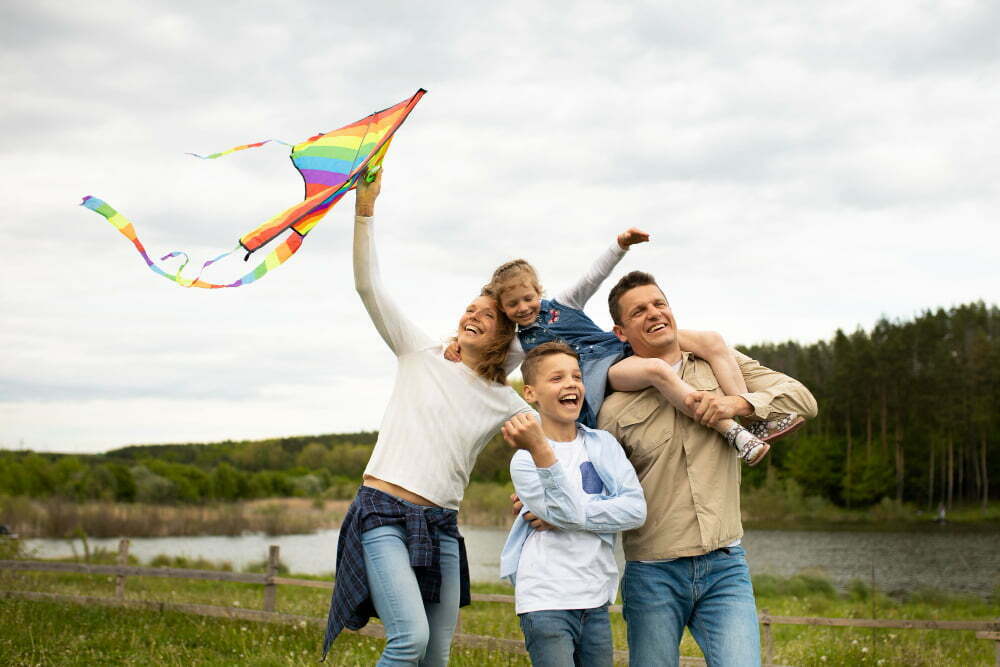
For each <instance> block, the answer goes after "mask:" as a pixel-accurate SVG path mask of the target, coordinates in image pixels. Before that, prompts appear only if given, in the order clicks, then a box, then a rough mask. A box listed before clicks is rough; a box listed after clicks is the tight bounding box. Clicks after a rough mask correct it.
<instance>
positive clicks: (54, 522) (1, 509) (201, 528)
mask: <svg viewBox="0 0 1000 667" xmlns="http://www.w3.org/2000/svg"><path fill="white" fill-rule="evenodd" d="M345 511H346V503H345V502H343V501H325V502H324V501H318V502H314V501H310V500H307V499H304V498H276V499H271V500H256V501H247V502H239V503H219V504H212V505H198V506H191V505H145V504H139V503H136V504H126V503H112V502H102V501H91V502H85V503H77V502H72V501H68V500H64V499H58V498H50V499H44V500H36V499H29V498H20V497H18V498H0V523H4V524H7V525H8V526H9V527H10V528H11V530H13V531H14V532H16V533H19V534H20V535H21V536H22V537H55V538H62V537H70V536H74V535H78V534H80V532H81V531H82V532H83V533H84V534H86V535H89V536H91V537H168V536H179V535H241V534H243V533H245V532H251V533H258V532H259V533H266V534H268V535H291V534H302V533H312V532H315V531H317V530H319V529H322V528H328V527H335V526H337V525H338V524H339V523H340V520H341V518H343V515H344V513H345Z"/></svg>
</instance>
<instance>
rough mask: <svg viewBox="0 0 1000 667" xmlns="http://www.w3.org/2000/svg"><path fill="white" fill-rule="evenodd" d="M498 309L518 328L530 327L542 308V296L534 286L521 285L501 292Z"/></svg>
mask: <svg viewBox="0 0 1000 667" xmlns="http://www.w3.org/2000/svg"><path fill="white" fill-rule="evenodd" d="M500 307H501V308H503V312H504V313H506V314H507V317H509V318H510V319H512V320H513V321H514V322H516V323H517V324H519V325H520V326H522V327H526V326H530V325H531V324H532V323H533V322H534V321H535V318H536V317H538V311H539V310H541V308H542V295H541V294H539V293H538V290H536V289H535V288H534V286H532V285H526V284H523V283H522V284H520V285H516V286H514V287H509V288H507V289H505V290H504V291H503V296H502V297H500Z"/></svg>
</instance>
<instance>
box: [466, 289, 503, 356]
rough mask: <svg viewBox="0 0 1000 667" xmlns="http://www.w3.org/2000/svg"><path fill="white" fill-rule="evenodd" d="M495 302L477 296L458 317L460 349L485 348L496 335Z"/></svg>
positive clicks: (496, 313)
mask: <svg viewBox="0 0 1000 667" xmlns="http://www.w3.org/2000/svg"><path fill="white" fill-rule="evenodd" d="M498 317H499V313H498V312H497V302H496V301H494V300H493V299H491V298H490V297H488V296H480V297H477V298H476V299H475V300H474V301H473V302H472V303H470V304H469V305H468V306H467V307H466V309H465V312H464V313H463V314H462V316H461V317H460V318H458V344H459V346H460V347H461V348H462V349H472V350H482V349H485V348H486V347H487V346H488V345H489V344H490V343H492V342H493V339H494V338H496V335H497V318H498Z"/></svg>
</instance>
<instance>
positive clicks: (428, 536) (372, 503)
mask: <svg viewBox="0 0 1000 667" xmlns="http://www.w3.org/2000/svg"><path fill="white" fill-rule="evenodd" d="M379 526H404V527H405V529H406V548H407V551H408V552H409V555H410V566H411V567H412V568H413V572H414V574H415V575H416V577H417V585H418V586H419V587H420V595H421V597H422V598H423V600H424V602H430V603H436V602H440V600H441V561H440V558H441V543H440V536H441V534H442V533H443V534H444V535H447V536H449V537H453V538H455V539H456V540H458V556H459V571H460V577H461V581H460V586H461V591H460V594H459V606H460V607H465V606H467V605H469V604H470V603H471V602H472V596H471V594H470V589H469V560H468V558H467V556H466V552H465V540H464V539H462V536H461V535H460V534H459V532H458V512H456V511H455V510H449V509H445V508H443V507H422V506H420V505H415V504H413V503H408V502H405V501H403V500H400V499H399V498H396V497H395V496H392V495H389V494H388V493H384V492H382V491H379V490H378V489H373V488H371V487H368V486H362V487H361V488H360V489H359V490H358V495H357V496H355V498H354V502H353V503H351V507H350V508H349V509H348V510H347V515H346V516H345V517H344V521H343V523H342V524H341V526H340V538H339V540H338V542H337V572H336V581H335V583H334V588H333V597H332V598H331V599H330V614H329V616H328V617H327V621H326V638H325V639H324V641H323V660H326V655H327V653H328V652H329V651H330V645H331V644H332V643H333V640H334V639H336V638H337V635H339V634H340V631H341V630H343V629H344V628H345V627H346V628H348V629H350V630H358V629H360V628H363V627H364V626H365V625H366V624H367V623H368V620H369V619H370V618H372V617H373V616H374V617H378V614H377V613H376V612H375V605H374V604H373V603H372V599H371V594H370V592H369V590H368V574H367V570H366V569H365V556H364V550H363V547H362V545H361V535H362V533H364V532H365V531H368V530H371V529H373V528H378V527H379Z"/></svg>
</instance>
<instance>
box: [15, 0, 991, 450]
mask: <svg viewBox="0 0 1000 667" xmlns="http://www.w3.org/2000/svg"><path fill="white" fill-rule="evenodd" d="M998 34H1000V4H998V3H996V2H989V1H987V0H984V1H982V2H966V1H942V2H912V1H909V0H906V1H900V2H890V1H886V2H880V3H877V4H876V5H872V4H871V3H870V2H859V1H851V0H848V1H846V2H836V3H830V2H784V1H773V2H755V3H743V2H699V3H681V2H650V3H628V4H625V3H612V2H606V3H602V2H574V3H571V4H570V3H538V2H531V3H528V2H512V3H472V2H421V3H416V2H405V1H403V0H400V1H397V2H367V3H357V2H351V3H347V2H330V1H327V2H318V1H317V2H294V1H289V2H285V3H281V4H279V3H269V2H267V3H266V2H260V3H257V2H241V3H211V2H180V1H178V0H170V1H169V2H167V1H164V2H152V1H144V0H139V1H130V2H118V1H113V0H112V1H107V2H101V3H85V4H84V3H77V2H45V1H39V0H32V1H30V2H28V1H21V0H7V1H6V2H4V3H3V4H2V6H0V81H2V86H0V90H2V93H0V95H2V99H3V103H2V105H0V123H2V129H3V134H2V141H0V180H2V183H3V189H4V197H3V200H4V202H5V207H4V208H5V216H4V219H3V222H2V223H0V241H2V242H3V246H2V247H3V248H4V251H3V257H4V277H3V280H2V282H0V350H2V352H0V447H3V448H30V449H35V450H42V451H91V452H92V451H102V450H106V449H109V448H113V447H118V446H122V445H125V444H131V443H156V442H178V441H210V440H220V439H225V438H257V437H268V436H280V435H293V434H310V433H328V432H340V431H350V430H357V429H373V428H377V426H378V423H379V420H380V417H381V414H382V410H383V408H384V405H385V401H386V400H387V397H388V395H389V391H390V388H391V383H392V376H393V372H394V365H395V363H394V358H393V357H392V355H391V354H390V353H389V351H388V350H387V348H385V346H384V345H383V344H382V342H381V340H380V339H379V338H378V336H377V334H376V333H375V331H374V329H373V328H372V327H371V325H370V323H369V321H368V320H367V317H366V315H365V312H364V310H363V309H362V307H361V304H360V301H359V300H358V298H357V295H356V294H355V292H354V289H353V284H352V277H351V267H350V244H351V221H352V214H353V195H349V197H348V199H345V201H344V202H343V203H342V204H341V205H340V206H339V207H338V208H335V209H334V210H333V211H332V213H331V214H330V215H329V216H328V217H327V218H326V219H325V220H324V221H323V222H322V223H321V224H320V225H319V226H318V227H317V228H316V229H315V230H314V231H313V232H312V233H311V234H310V235H309V237H308V238H307V239H306V242H305V244H304V246H303V248H302V250H301V251H300V252H299V253H298V255H296V257H295V258H294V259H292V260H291V261H289V262H288V263H287V264H285V265H284V266H282V267H281V268H280V269H278V270H277V271H275V272H274V273H272V274H270V275H268V276H267V277H266V278H265V279H264V280H262V281H260V282H259V283H256V284H253V285H251V286H248V287H243V288H239V289H231V290H186V289H183V288H180V287H178V286H177V285H175V284H173V283H171V282H169V281H167V280H164V279H163V278H160V277H158V276H156V275H154V274H153V273H152V272H150V271H149V270H148V269H147V268H146V267H145V266H144V265H143V263H142V261H141V259H140V258H139V256H138V255H137V254H136V253H135V251H134V249H133V248H132V246H131V244H129V243H128V242H127V241H126V240H125V239H124V238H123V237H122V236H120V235H119V234H118V232H117V231H115V229H114V228H113V227H111V226H110V225H109V224H108V223H107V222H105V221H104V220H103V219H102V218H100V217H99V216H97V215H96V214H94V213H92V212H91V211H89V210H86V209H84V208H82V207H79V206H77V204H78V203H79V201H80V198H81V197H82V196H83V195H88V194H89V195H94V196H97V197H100V198H102V199H105V200H106V201H108V202H109V203H110V204H112V205H113V206H115V207H116V208H117V209H119V210H120V211H121V212H122V213H124V214H125V215H126V216H128V217H129V218H131V219H132V220H133V221H134V222H135V224H136V227H137V229H138V232H139V235H140V238H141V239H142V240H143V242H144V243H145V245H146V246H147V248H148V249H149V250H150V254H151V255H157V256H159V255H163V254H165V253H166V252H169V251H171V250H185V251H187V252H189V254H190V255H191V257H192V264H195V263H200V261H201V260H204V259H206V258H208V257H210V256H211V255H212V254H213V253H218V252H220V251H224V250H228V249H229V248H231V247H232V246H233V244H234V243H235V241H236V239H237V238H239V236H241V235H242V234H243V233H244V232H246V231H248V230H249V229H251V228H253V227H255V226H256V225H257V224H258V223H260V222H262V221H263V220H265V219H266V218H268V217H270V216H271V215H273V214H274V213H276V212H278V211H280V210H283V209H284V208H286V207H287V206H289V205H291V204H293V203H295V201H296V200H297V199H298V198H299V197H301V183H300V181H299V177H298V175H297V173H296V172H295V171H294V170H293V169H292V167H291V166H290V164H289V163H288V159H287V149H286V148H284V147H282V146H279V145H271V146H267V147H265V148H261V149H257V150H254V151H246V152H242V153H238V154H235V155H232V156H229V157H227V158H225V159H222V160H217V161H200V160H197V159H195V158H191V157H189V156H186V155H185V154H184V153H185V152H186V151H193V152H201V153H208V152H214V151H219V150H223V149H226V148H229V147H231V146H235V145H239V144H244V143H248V142H251V141H258V140H261V139H266V138H272V137H273V138H279V139H283V140H285V141H299V140H301V139H304V138H305V137H308V136H310V135H311V134H313V133H315V132H317V131H326V130H330V129H333V128H335V127H339V126H340V125H343V124H346V123H348V122H351V121H353V120H356V119H358V118H360V117H362V116H364V115H366V114H368V113H370V112H371V111H374V110H376V109H380V108H383V107H386V106H389V105H391V104H394V103H395V102H398V101H399V100H402V99H404V98H406V97H408V96H409V95H411V94H412V93H413V92H414V91H415V90H416V89H417V88H419V87H424V88H427V89H428V90H429V91H430V92H429V93H428V94H427V96H426V97H424V99H423V101H422V102H421V103H420V105H418V107H417V108H416V110H415V111H414V112H413V114H412V115H411V116H410V119H409V120H408V121H407V123H406V125H405V126H404V127H403V129H402V130H401V131H400V133H399V134H398V135H397V137H396V139H395V141H394V142H393V147H392V150H391V152H390V154H389V156H388V159H387V161H386V175H385V183H384V186H383V195H382V197H381V198H380V200H379V203H378V209H377V213H378V224H379V237H378V240H379V250H380V252H381V255H382V264H383V273H384V282H385V284H386V286H387V287H388V289H389V290H390V291H391V292H392V293H393V295H394V296H395V297H396V298H397V299H398V300H399V301H400V302H401V303H402V304H404V305H405V308H406V309H407V311H408V312H409V314H410V316H411V317H412V319H413V320H414V321H416V322H417V323H419V324H420V325H421V326H422V327H423V328H424V329H425V330H426V331H428V332H430V333H433V334H435V335H438V334H440V335H444V334H446V333H447V332H448V331H449V329H450V328H452V327H453V326H454V323H455V322H456V321H457V317H458V315H459V314H460V312H461V310H462V309H463V307H464V306H465V303H466V301H467V300H468V298H469V297H470V296H471V295H473V294H474V293H476V291H477V289H478V286H480V285H481V284H482V283H483V282H485V280H486V279H487V278H488V276H489V274H490V272H491V270H492V269H493V268H494V266H495V265H497V264H499V263H500V262H502V261H505V260H507V259H510V258H512V257H515V256H524V257H526V258H528V259H529V260H530V261H532V262H533V263H534V264H535V265H536V267H537V268H538V269H539V272H540V274H541V277H542V280H543V282H544V284H545V285H546V286H547V287H548V288H549V289H550V291H551V292H556V291H559V290H560V289H561V288H562V287H564V286H566V285H568V284H570V283H571V282H572V281H573V280H574V279H575V278H576V277H577V276H578V275H579V274H580V272H581V271H582V270H583V269H584V268H585V267H586V266H588V264H589V263H590V262H591V261H592V259H593V258H595V257H596V256H597V255H598V254H599V253H600V252H601V251H602V250H603V248H605V247H606V246H607V245H608V244H609V243H610V242H612V240H613V239H614V237H615V235H616V234H617V233H618V232H619V231H621V230H623V229H625V228H627V227H629V226H638V227H641V228H644V229H646V230H647V231H649V232H650V233H651V234H652V242H651V243H650V244H648V245H644V246H639V247H637V248H636V249H634V250H633V251H632V252H630V253H629V255H628V256H627V257H626V258H625V260H624V261H623V263H622V264H621V265H620V267H619V270H618V272H616V273H615V274H614V276H617V275H619V274H620V273H621V272H624V271H628V270H631V269H636V268H642V269H645V270H649V271H652V272H653V273H654V274H656V276H657V277H658V278H659V280H660V282H661V284H662V285H663V286H664V287H665V288H666V290H667V293H668V296H669V297H670V299H671V302H672V305H673V307H674V311H675V313H676V315H677V317H678V320H679V323H680V324H681V326H684V327H690V328H702V329H715V330H718V331H721V332H722V333H723V334H724V335H725V336H726V337H727V338H728V339H729V340H730V341H732V342H733V343H753V342H759V341H778V340H784V339H789V338H791V339H796V340H799V341H802V342H807V343H808V342H813V341H815V340H818V339H825V338H829V337H830V336H831V335H832V334H833V333H834V331H835V330H836V329H837V328H838V327H841V328H845V329H854V328H855V327H857V326H863V327H866V328H867V327H870V326H871V325H872V324H873V323H874V322H875V321H876V319H877V318H878V317H879V316H881V315H883V314H884V315H886V316H888V317H890V318H909V317H912V316H913V315H914V314H915V313H918V312H920V311H921V310H923V309H925V308H935V307H938V306H945V307H947V306H951V305H955V304H959V303H964V302H968V301H972V300H977V299H984V300H986V301H988V302H993V303H995V302H996V301H997V300H998V299H997V297H998V295H1000V278H998V272H997V269H996V266H997V264H998V258H1000V252H998V250H997V236H998V234H997V231H996V217H997V211H998V210H1000V187H998V185H997V184H998V183H1000V122H998V121H997V118H998V117H1000V40H998V39H997V35H998ZM246 268H247V265H244V264H243V263H242V262H241V261H239V260H236V261H234V262H230V263H228V264H222V265H220V266H218V267H213V269H212V270H211V273H210V274H208V275H207V276H206V277H208V278H214V279H217V280H218V281H220V282H223V281H225V282H228V281H230V280H232V279H233V278H235V277H237V276H239V275H242V273H243V272H244V271H245V270H246ZM614 276H613V277H614ZM605 296H606V288H605V289H604V290H602V291H600V292H599V293H598V295H597V296H595V297H594V299H593V301H592V302H591V306H590V308H589V311H590V313H591V314H592V316H593V317H594V318H595V320H597V321H598V322H599V323H601V324H604V325H610V318H609V317H608V315H607V312H606V307H605V305H604V303H605Z"/></svg>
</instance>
